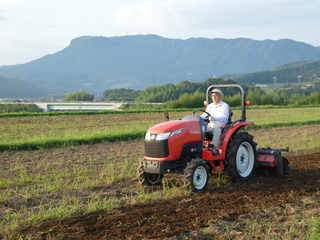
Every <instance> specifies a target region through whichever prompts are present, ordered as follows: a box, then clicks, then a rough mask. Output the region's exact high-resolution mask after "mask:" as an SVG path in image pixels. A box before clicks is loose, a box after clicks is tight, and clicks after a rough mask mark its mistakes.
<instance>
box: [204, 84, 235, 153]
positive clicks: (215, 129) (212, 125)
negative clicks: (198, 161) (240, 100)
mask: <svg viewBox="0 0 320 240" xmlns="http://www.w3.org/2000/svg"><path fill="white" fill-rule="evenodd" d="M210 93H211V96H212V101H213V102H212V103H210V104H209V105H208V106H207V108H206V112H208V113H209V114H210V115H211V117H210V118H209V119H210V122H209V123H208V126H207V132H212V133H213V139H212V144H213V145H214V147H213V149H212V154H213V155H217V153H218V148H217V146H218V142H219V138H220V134H221V128H220V127H221V126H223V125H225V124H227V123H228V119H229V115H230V112H229V105H228V104H227V103H225V102H224V101H222V100H221V98H222V95H223V94H222V91H221V90H220V89H213V90H212V91H211V92H210ZM201 117H202V118H204V119H205V118H206V117H207V114H206V113H203V114H202V115H201Z"/></svg>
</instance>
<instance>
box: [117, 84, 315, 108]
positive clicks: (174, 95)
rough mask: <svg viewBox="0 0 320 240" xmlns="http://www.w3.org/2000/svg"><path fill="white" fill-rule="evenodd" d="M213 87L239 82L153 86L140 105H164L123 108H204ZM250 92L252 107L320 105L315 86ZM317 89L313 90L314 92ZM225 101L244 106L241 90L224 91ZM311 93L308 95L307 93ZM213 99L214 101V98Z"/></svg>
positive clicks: (143, 94)
mask: <svg viewBox="0 0 320 240" xmlns="http://www.w3.org/2000/svg"><path fill="white" fill-rule="evenodd" d="M213 84H237V82H235V81H232V80H228V81H223V80H222V79H220V78H218V79H212V78H209V79H208V80H207V81H205V82H200V83H190V82H188V81H184V82H181V83H179V84H166V85H164V86H151V87H148V88H146V89H145V90H144V91H140V94H139V96H138V97H137V98H136V101H137V102H145V103H147V102H149V103H152V102H158V103H160V102H162V103H165V104H163V105H152V104H150V105H143V104H142V105H141V104H127V105H124V106H123V109H146V108H148V107H149V108H152V109H159V108H167V109H177V108H203V106H204V105H203V102H204V100H205V99H206V96H205V92H206V90H207V87H208V86H210V85H213ZM242 85H243V87H244V89H245V92H246V93H247V100H249V101H252V105H278V106H286V105H319V104H320V92H319V91H318V90H316V89H318V88H319V87H320V86H317V85H314V86H313V87H308V88H305V89H301V88H299V87H296V88H291V89H290V90H289V91H279V92H278V91H275V90H270V91H267V92H264V91H263V90H262V89H261V88H259V87H255V86H251V85H245V84H242ZM312 90H313V91H312ZM223 92H224V96H223V100H224V101H225V102H227V103H228V104H229V105H230V106H231V107H236V106H241V95H240V92H239V90H238V89H237V88H230V89H228V88H225V89H223ZM306 93H307V94H306ZM210 100H211V99H210Z"/></svg>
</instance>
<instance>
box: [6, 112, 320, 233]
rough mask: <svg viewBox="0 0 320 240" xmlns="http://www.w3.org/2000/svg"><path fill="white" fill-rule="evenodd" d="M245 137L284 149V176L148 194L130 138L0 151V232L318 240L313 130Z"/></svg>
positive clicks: (171, 184) (319, 166) (171, 185)
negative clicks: (289, 171) (286, 171)
mask: <svg viewBox="0 0 320 240" xmlns="http://www.w3.org/2000/svg"><path fill="white" fill-rule="evenodd" d="M180 114H181V113H180ZM133 117H134V116H132V118H133ZM132 118H131V119H132ZM156 118H161V119H162V116H161V115H159V116H157V117H156ZM157 120H158V121H157ZM154 121H157V122H159V119H155V120H154ZM161 121H162V120H161ZM311 132H312V134H310V133H311ZM250 133H251V134H252V135H254V136H255V141H257V142H258V144H259V146H260V147H263V146H279V147H286V146H289V147H290V148H291V149H292V151H291V152H289V153H288V154H287V156H288V159H289V161H290V165H291V168H292V175H289V176H284V177H283V178H278V177H275V176H268V175H265V174H264V172H262V173H260V174H257V176H256V177H255V178H254V179H252V181H250V182H249V183H247V184H231V183H229V182H227V181H226V180H225V179H224V176H223V174H222V175H221V176H215V177H217V178H218V180H216V178H212V179H211V181H210V185H209V190H208V191H207V192H206V193H204V194H192V193H190V192H188V191H185V190H184V189H183V188H182V187H181V181H180V178H179V179H177V178H173V179H166V180H167V181H165V183H164V184H163V185H162V186H160V187H158V188H156V187H154V188H142V187H141V186H139V185H138V183H137V180H136V177H135V173H136V167H137V165H138V162H139V160H141V159H142V158H143V142H142V141H140V140H139V141H129V142H118V143H102V144H94V145H82V146H71V147H65V148H60V149H43V150H36V151H6V152H2V153H0V162H1V164H2V169H1V170H0V191H1V192H0V193H1V199H0V206H1V208H0V227H1V228H0V232H1V233H2V236H3V237H8V238H12V239H16V238H19V237H21V236H24V237H33V238H34V239H53V238H54V239H57V238H58V239H71V238H79V239H125V238H129V239H130V238H131V239H143V238H150V239H152V238H160V239H164V238H171V239H185V238H186V237H188V238H190V239H192V238H193V239H196V238H202V239H213V238H222V239H230V238H239V239H248V238H254V237H258V236H260V237H261V236H263V237H265V238H272V237H274V238H280V237H283V238H289V239H290V238H300V237H301V238H302V237H304V236H311V237H312V236H319V234H320V232H319V230H318V229H319V222H320V213H319V208H320V202H319V199H320V196H319V193H317V192H319V185H320V182H319V179H320V160H319V159H320V158H319V157H320V156H319V141H317V140H318V139H319V138H318V137H317V136H319V134H320V129H319V125H305V126H299V127H287V128H286V127H281V128H272V129H267V130H266V129H259V130H252V132H250ZM277 136H281V137H279V138H278V137H277ZM285 136H286V139H288V140H287V142H285V141H284V140H285V138H284V137H285ZM299 136H300V138H297V137H299ZM296 139H298V140H299V141H300V142H299V141H297V140H296ZM296 141H297V143H295V142H296ZM261 142H262V143H261ZM315 142H316V144H314V143H315ZM287 143H288V144H290V145H287ZM300 145H301V148H300V149H298V150H297V147H296V146H300ZM314 239H316V238H314Z"/></svg>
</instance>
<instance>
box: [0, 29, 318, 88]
mask: <svg viewBox="0 0 320 240" xmlns="http://www.w3.org/2000/svg"><path fill="white" fill-rule="evenodd" d="M311 59H316V60H318V59H320V49H319V48H316V47H313V46H311V45H308V44H305V43H302V42H296V41H293V40H288V39H284V40H278V41H272V40H264V41H255V40H251V39H244V38H239V39H229V40H228V39H206V38H190V39H187V40H181V39H167V38H163V37H160V36H156V35H135V36H123V37H91V36H84V37H79V38H76V39H74V40H72V41H71V44H70V45H69V46H68V47H67V48H65V49H63V50H62V51H60V52H57V53H55V54H52V55H47V56H45V57H43V58H40V59H37V60H34V61H32V62H29V63H25V64H20V65H13V66H2V67H0V75H2V76H6V77H10V78H16V79H21V80H23V81H24V82H27V83H29V84H33V85H37V86H41V88H44V89H47V90H48V91H49V92H50V93H67V92H74V91H79V90H86V91H88V92H91V93H94V94H102V92H103V91H104V90H106V89H113V88H132V89H135V90H138V89H144V88H146V87H147V86H150V85H158V84H160V85H163V84H167V83H179V82H181V81H184V80H188V81H193V82H197V81H203V80H205V79H207V78H210V77H213V76H219V75H222V74H236V73H240V74H243V73H248V72H257V71H263V70H268V69H272V68H275V67H277V66H279V65H282V64H285V63H291V62H295V61H302V60H311Z"/></svg>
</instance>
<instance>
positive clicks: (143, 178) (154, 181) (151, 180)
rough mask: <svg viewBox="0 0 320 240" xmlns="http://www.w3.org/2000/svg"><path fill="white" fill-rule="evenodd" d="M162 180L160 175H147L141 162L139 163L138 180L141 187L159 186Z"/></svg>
mask: <svg viewBox="0 0 320 240" xmlns="http://www.w3.org/2000/svg"><path fill="white" fill-rule="evenodd" d="M162 178H163V174H162V173H147V172H145V171H144V168H143V161H141V162H140V164H139V167H138V180H139V183H140V184H142V185H147V186H153V185H159V184H160V183H161V180H162Z"/></svg>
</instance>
